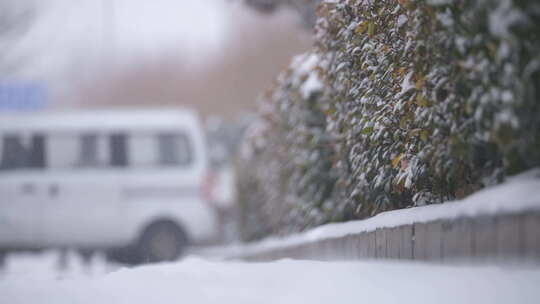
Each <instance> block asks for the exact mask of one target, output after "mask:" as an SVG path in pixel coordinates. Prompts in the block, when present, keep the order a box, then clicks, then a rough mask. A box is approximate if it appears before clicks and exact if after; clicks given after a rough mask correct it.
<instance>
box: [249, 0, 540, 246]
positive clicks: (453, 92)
mask: <svg viewBox="0 0 540 304" xmlns="http://www.w3.org/2000/svg"><path fill="white" fill-rule="evenodd" d="M318 14H319V18H318V21H317V26H316V39H315V45H314V48H313V50H312V51H310V52H309V53H307V54H304V55H301V56H298V57H296V58H295V59H294V60H293V62H292V64H291V66H290V67H289V69H288V70H287V71H286V72H284V73H283V74H282V75H280V76H279V78H278V80H277V83H276V85H275V86H274V88H273V89H272V90H271V91H270V92H269V93H267V94H266V95H265V96H264V97H263V101H262V103H261V120H260V121H259V122H258V123H257V125H256V126H253V129H252V132H251V133H252V135H251V136H250V137H249V138H248V139H247V140H246V142H245V146H244V153H242V159H241V160H240V162H239V166H240V170H242V172H249V174H245V175H240V179H239V183H240V187H246V185H247V184H248V183H249V184H250V185H251V186H249V187H247V189H249V191H248V190H247V189H244V190H242V189H241V190H240V194H241V197H240V199H241V202H242V205H243V206H244V207H245V208H243V209H242V210H243V211H244V212H243V214H242V218H244V219H247V218H250V217H256V218H257V220H256V221H255V222H253V223H251V224H250V223H249V221H247V220H245V221H243V223H244V224H243V226H242V229H243V232H244V238H246V239H252V238H257V237H260V236H262V235H264V234H268V233H289V232H293V231H299V230H304V229H305V228H307V227H312V226H316V225H320V224H322V223H326V222H332V221H344V220H348V219H352V218H364V217H368V216H372V215H374V214H377V213H379V212H382V211H385V210H390V209H397V208H404V207H409V206H417V205H423V204H431V203H440V202H444V201H447V200H450V199H454V198H461V197H464V196H466V195H468V194H470V193H472V192H473V191H475V190H477V189H480V188H482V187H484V186H486V185H487V184H491V183H497V182H500V181H502V180H503V179H504V177H505V176H506V175H507V174H509V173H517V172H521V171H523V170H524V169H527V168H530V167H533V166H538V165H540V131H539V130H540V96H537V95H538V94H539V93H540V91H539V88H540V3H539V2H537V1H527V0H475V1H473V0H469V1H465V0H455V1H451V0H430V1H422V0H418V1H413V0H339V1H326V2H323V3H322V4H321V5H320V6H319V8H318ZM247 192H250V193H247ZM260 227H265V229H263V230H264V232H260V233H259V234H254V233H252V231H254V229H259V228H260Z"/></svg>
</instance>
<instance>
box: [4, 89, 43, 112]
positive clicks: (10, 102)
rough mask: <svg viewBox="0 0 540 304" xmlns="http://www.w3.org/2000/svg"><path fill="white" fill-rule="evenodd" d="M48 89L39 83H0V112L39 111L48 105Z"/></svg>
mask: <svg viewBox="0 0 540 304" xmlns="http://www.w3.org/2000/svg"><path fill="white" fill-rule="evenodd" d="M47 97H48V96H47V87H46V86H45V85H44V84H42V83H38V82H0V111H37V110H42V109H44V108H45V107H46V106H47V104H48V98H47Z"/></svg>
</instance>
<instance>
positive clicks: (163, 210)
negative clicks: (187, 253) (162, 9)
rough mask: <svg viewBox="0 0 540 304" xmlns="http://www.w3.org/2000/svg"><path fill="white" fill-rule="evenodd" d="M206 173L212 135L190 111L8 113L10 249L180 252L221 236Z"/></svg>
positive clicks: (2, 126)
mask: <svg viewBox="0 0 540 304" xmlns="http://www.w3.org/2000/svg"><path fill="white" fill-rule="evenodd" d="M206 174H207V159H206V152H205V141H204V135H203V132H202V129H201V127H200V125H199V120H198V117H197V115H196V114H195V113H194V112H191V111H188V110H167V111H165V110H159V111H158V110H144V111H143V110H139V111H91V112H65V113H42V114H18V115H12V116H7V115H5V116H3V117H2V116H0V253H1V252H4V253H5V252H9V251H12V250H28V249H43V248H74V249H78V250H81V251H82V252H89V251H94V250H104V251H106V252H108V253H109V254H110V255H111V256H112V257H114V258H116V259H120V260H123V261H125V262H141V261H161V260H172V259H175V258H177V257H178V256H179V255H180V254H181V253H182V251H183V249H184V247H185V245H186V244H187V243H188V241H191V242H195V243H196V242H203V241H205V240H209V239H211V238H212V237H214V236H215V233H216V231H215V229H216V228H215V227H216V225H215V219H214V214H213V212H212V210H211V208H210V206H209V205H208V204H207V203H206V201H205V195H204V192H205V187H206V184H205V179H206V177H205V176H206ZM206 190H208V189H206Z"/></svg>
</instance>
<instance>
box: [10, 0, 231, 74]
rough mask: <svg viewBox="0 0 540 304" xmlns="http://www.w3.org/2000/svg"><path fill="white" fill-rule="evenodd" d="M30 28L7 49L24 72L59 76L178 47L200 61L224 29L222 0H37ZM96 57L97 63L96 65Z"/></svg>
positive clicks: (217, 43) (226, 25)
mask: <svg viewBox="0 0 540 304" xmlns="http://www.w3.org/2000/svg"><path fill="white" fill-rule="evenodd" d="M37 3H39V5H38V10H37V19H36V20H35V21H34V23H33V25H32V27H31V29H30V31H29V32H28V33H27V34H26V35H25V36H23V37H21V39H19V41H18V42H17V44H16V45H15V46H14V47H13V48H12V49H11V54H12V55H13V56H20V55H26V56H27V59H26V60H25V61H24V62H25V67H24V69H23V72H22V75H19V77H23V78H42V77H45V78H48V79H53V80H55V79H57V78H59V77H60V78H62V77H63V75H65V74H66V73H68V74H69V73H70V72H69V71H70V70H71V73H73V72H81V71H77V70H82V69H84V70H87V69H92V68H96V66H98V67H99V66H100V64H99V63H106V64H111V62H115V63H117V64H124V63H129V62H130V61H132V60H137V59H138V58H140V57H141V56H144V57H145V58H146V60H148V59H151V58H155V57H159V56H160V54H162V53H163V52H170V51H171V50H172V51H181V52H182V53H184V54H185V56H188V58H189V59H188V60H187V61H189V62H191V63H195V64H196V63H198V62H200V61H204V58H205V57H206V56H208V54H209V53H212V52H215V51H216V48H218V47H219V45H220V44H221V42H222V41H223V39H224V37H225V36H226V31H227V29H228V22H227V19H226V18H225V13H224V12H225V9H228V7H226V6H227V5H229V4H228V3H226V2H225V1H223V0H202V1H201V0H182V1H178V0H152V1H149V0H103V1H98V0H42V1H38V2H37ZM96 62H97V63H98V64H97V65H96Z"/></svg>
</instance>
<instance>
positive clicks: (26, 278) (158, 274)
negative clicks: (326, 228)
mask: <svg viewBox="0 0 540 304" xmlns="http://www.w3.org/2000/svg"><path fill="white" fill-rule="evenodd" d="M52 261H53V260H52V258H51V256H50V254H49V255H48V256H47V255H46V256H45V257H40V258H37V259H36V258H29V257H23V258H16V259H12V260H11V261H9V262H8V264H7V267H6V269H4V270H3V271H2V272H1V274H0V303H10V304H16V303H55V304H62V303H69V304H75V303H92V304H95V303H126V304H138V303H152V304H157V303H234V304H241V303H249V304H254V303H309V304H315V303H355V304H356V303H403V304H405V303H452V304H456V303H475V304H478V303H490V304H493V303H539V301H540V288H539V286H540V268H531V269H524V268H520V269H516V268H497V267H450V266H436V265H429V264H415V263H402V262H339V263H338V262H310V261H291V260H283V261H277V262H272V263H254V264H249V263H242V262H209V261H204V260H201V259H198V258H187V259H186V260H184V261H182V262H177V263H171V264H160V265H153V266H142V267H136V268H131V269H127V268H118V267H115V266H111V265H106V264H105V263H103V262H100V261H99V260H98V261H97V262H96V261H94V263H93V265H92V266H91V267H90V268H88V269H84V268H83V267H82V265H80V264H77V263H75V265H73V263H72V265H71V266H72V267H71V268H70V270H68V271H62V272H59V271H58V270H56V269H55V267H54V263H52Z"/></svg>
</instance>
